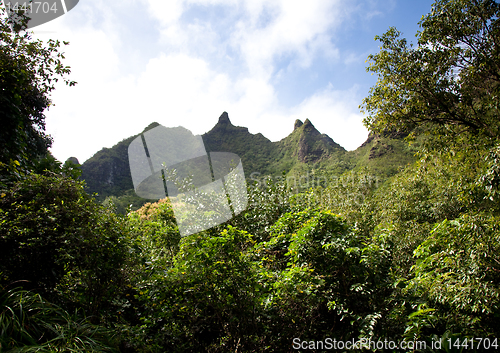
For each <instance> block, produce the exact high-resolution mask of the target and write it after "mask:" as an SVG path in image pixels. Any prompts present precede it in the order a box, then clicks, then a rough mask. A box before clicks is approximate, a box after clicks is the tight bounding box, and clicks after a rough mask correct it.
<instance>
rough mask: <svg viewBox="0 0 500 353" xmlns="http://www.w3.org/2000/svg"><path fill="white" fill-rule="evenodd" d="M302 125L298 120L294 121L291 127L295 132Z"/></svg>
mask: <svg viewBox="0 0 500 353" xmlns="http://www.w3.org/2000/svg"><path fill="white" fill-rule="evenodd" d="M303 124H304V123H303V122H302V121H301V120H299V119H297V120H295V125H293V130H294V131H295V129H298V128H299V127H301V126H302V125H303Z"/></svg>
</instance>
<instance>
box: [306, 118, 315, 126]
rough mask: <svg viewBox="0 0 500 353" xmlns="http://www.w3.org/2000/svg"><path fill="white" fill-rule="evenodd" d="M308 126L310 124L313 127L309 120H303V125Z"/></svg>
mask: <svg viewBox="0 0 500 353" xmlns="http://www.w3.org/2000/svg"><path fill="white" fill-rule="evenodd" d="M308 126H312V127H314V125H313V124H312V123H311V120H309V119H306V120H305V121H304V127H308Z"/></svg>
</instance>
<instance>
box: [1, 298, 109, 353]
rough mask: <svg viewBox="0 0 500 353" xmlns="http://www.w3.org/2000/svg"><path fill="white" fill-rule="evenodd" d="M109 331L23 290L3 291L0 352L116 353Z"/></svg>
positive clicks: (77, 314)
mask: <svg viewBox="0 0 500 353" xmlns="http://www.w3.org/2000/svg"><path fill="white" fill-rule="evenodd" d="M112 338H113V334H112V332H111V331H110V330H109V329H106V328H104V327H100V326H96V325H93V324H91V323H90V322H89V321H88V320H87V318H85V317H83V318H82V317H80V315H79V313H78V312H77V313H75V314H73V315H71V314H69V313H68V312H67V311H65V310H63V309H61V308H60V307H58V306H56V305H54V304H51V303H49V302H47V301H46V300H44V299H43V298H42V297H41V296H40V295H39V294H36V293H34V292H31V291H26V290H23V289H20V288H15V289H11V290H5V289H0V352H2V353H3V352H115V351H117V350H116V349H114V348H113V346H114V345H113V343H112V341H113V340H112Z"/></svg>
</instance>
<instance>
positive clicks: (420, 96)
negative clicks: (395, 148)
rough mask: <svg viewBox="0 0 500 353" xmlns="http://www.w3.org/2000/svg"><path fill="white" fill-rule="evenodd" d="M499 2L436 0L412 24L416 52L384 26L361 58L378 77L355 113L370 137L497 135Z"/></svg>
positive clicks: (499, 70)
mask: <svg viewBox="0 0 500 353" xmlns="http://www.w3.org/2000/svg"><path fill="white" fill-rule="evenodd" d="M499 17H500V3H498V2H495V1H494V0H438V1H436V2H435V3H434V5H433V7H432V10H431V12H430V13H429V14H427V15H425V16H423V18H422V20H421V21H420V22H419V25H420V27H421V28H422V30H421V31H419V32H418V33H417V35H416V37H417V39H418V42H417V45H416V47H413V45H412V44H408V42H407V40H406V39H403V38H401V33H400V32H399V31H397V30H396V28H394V27H391V28H390V29H389V30H388V31H387V32H386V33H385V34H383V35H382V36H377V37H375V39H376V40H379V41H380V42H381V43H382V45H381V50H380V52H379V53H378V54H373V55H370V56H369V57H368V60H369V61H370V64H369V67H368V68H367V71H369V72H372V73H375V74H377V75H378V81H377V83H376V85H375V86H374V87H372V88H371V90H370V93H369V95H368V97H367V98H365V99H364V100H363V104H362V106H361V107H362V108H363V110H364V111H365V112H367V113H368V116H367V117H366V118H365V121H364V122H365V124H366V125H367V126H368V127H369V128H370V129H371V130H372V131H377V132H380V131H384V130H388V131H391V130H398V131H409V130H412V129H414V128H415V127H420V128H423V129H433V128H436V127H440V128H445V130H446V131H448V132H453V133H460V132H462V131H464V130H465V131H470V132H473V133H474V134H476V135H480V136H483V137H486V138H488V139H489V138H493V139H495V138H498V137H499V136H500V120H499V119H498V112H499V97H500V19H499Z"/></svg>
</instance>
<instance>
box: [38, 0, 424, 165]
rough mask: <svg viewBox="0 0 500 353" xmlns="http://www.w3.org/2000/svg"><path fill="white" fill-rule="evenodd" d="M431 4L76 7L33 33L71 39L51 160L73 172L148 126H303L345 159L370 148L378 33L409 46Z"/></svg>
mask: <svg viewBox="0 0 500 353" xmlns="http://www.w3.org/2000/svg"><path fill="white" fill-rule="evenodd" d="M432 3H433V1H428V0H308V1H295V0H275V1H273V0H267V1H266V0H106V1H104V0H80V2H79V3H78V5H77V6H76V7H74V8H73V9H72V10H71V11H69V12H68V13H67V14H66V15H63V16H61V17H59V18H57V19H55V20H53V21H50V22H48V23H46V24H43V25H40V26H37V27H35V28H33V29H32V31H33V32H34V33H33V37H34V38H38V39H41V40H44V41H46V40H48V39H58V40H60V41H63V40H64V41H69V42H70V45H68V46H65V47H64V48H63V51H64V52H65V61H64V62H65V64H66V65H69V66H70V67H71V75H70V76H69V78H70V79H71V80H73V81H76V82H77V85H76V86H75V87H69V86H65V85H64V84H63V83H58V84H57V86H56V90H55V91H54V92H53V93H52V97H51V98H52V101H53V103H54V105H53V106H51V107H50V108H49V109H48V110H47V111H46V132H47V133H48V134H50V135H51V136H52V137H53V139H54V142H53V145H52V147H51V152H52V153H53V155H54V156H55V157H56V158H57V159H59V160H61V161H65V160H66V159H67V158H69V157H77V158H78V160H79V161H80V163H83V162H84V161H85V160H87V159H88V158H90V157H91V156H92V155H93V154H95V153H96V152H97V151H99V150H101V149H102V148H103V147H107V148H110V147H112V146H113V145H115V144H116V143H118V142H120V141H121V140H123V139H125V138H127V137H129V136H132V135H135V134H138V133H140V132H141V131H142V130H143V129H144V128H145V127H146V126H148V125H149V124H150V123H152V122H158V123H160V124H162V125H164V126H166V127H176V126H183V127H185V128H187V129H189V130H191V131H192V132H193V133H194V134H203V133H205V132H207V131H209V130H210V129H211V128H212V127H213V126H214V125H215V124H216V123H217V121H218V118H219V116H220V115H221V114H222V112H224V111H226V112H228V114H229V118H230V120H231V122H232V123H233V125H236V126H244V127H247V128H248V129H249V131H250V132H251V133H253V134H257V133H262V134H263V135H264V136H265V137H267V138H268V139H270V140H271V141H279V140H281V139H283V138H285V137H286V136H288V135H289V134H290V133H291V132H292V131H293V126H294V122H295V120H296V119H300V120H302V121H304V120H305V119H309V120H310V121H311V122H312V123H313V125H314V126H315V127H316V128H317V129H318V130H319V131H320V132H321V133H325V134H327V135H329V136H330V137H331V138H332V139H333V140H334V141H336V142H337V143H339V144H340V145H341V146H343V147H344V148H346V149H347V150H354V149H356V148H357V147H359V146H360V145H361V144H362V143H363V142H364V141H365V140H366V138H367V136H368V130H367V129H366V128H365V127H364V126H363V123H362V121H363V114H362V113H361V111H360V108H359V105H360V104H362V101H363V98H364V97H366V96H367V95H368V92H369V89H370V87H371V86H373V85H374V84H375V82H376V76H374V75H371V74H370V73H368V72H366V66H367V62H366V59H367V57H368V55H369V54H374V53H377V52H378V51H379V43H378V42H376V41H375V40H374V37H375V36H376V35H381V34H383V33H384V32H385V31H386V30H387V29H388V28H389V27H390V26H395V27H396V28H397V29H398V30H400V31H401V32H403V36H404V37H406V38H408V40H410V41H413V42H414V41H415V34H416V33H417V30H418V29H419V28H418V22H419V21H420V19H421V17H422V15H424V14H426V13H428V12H429V11H430V9H431V5H432Z"/></svg>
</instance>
